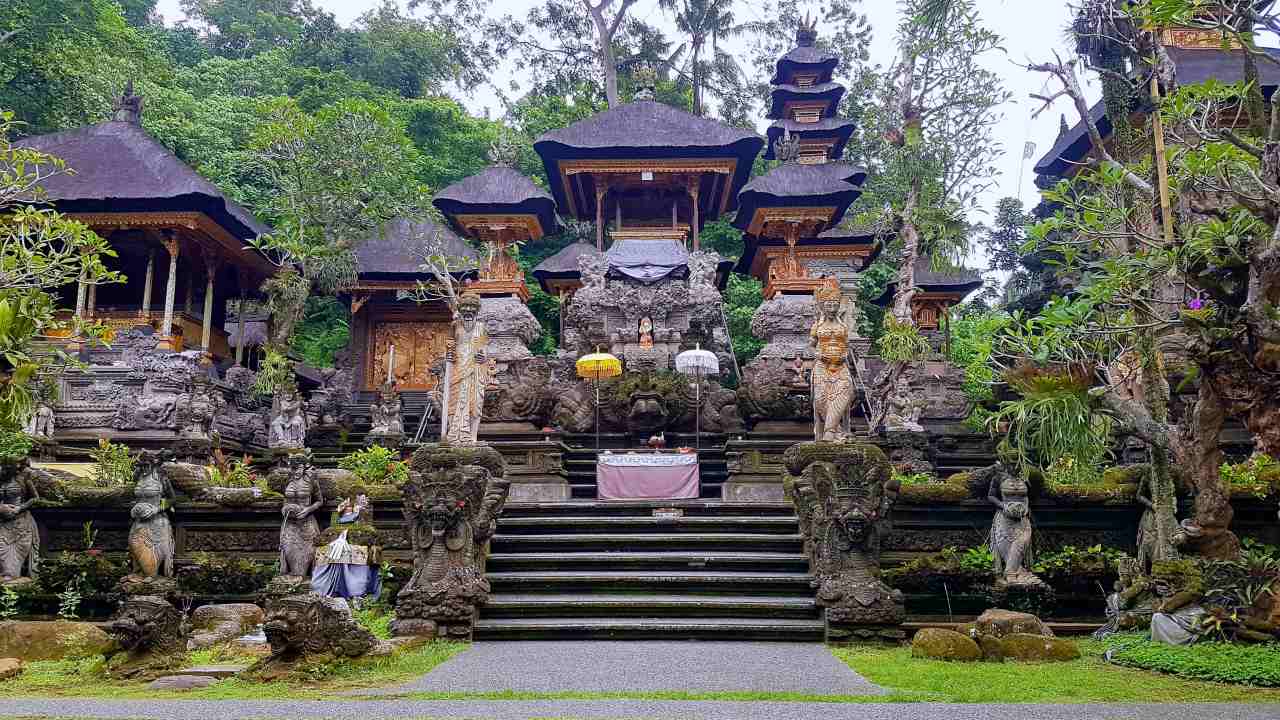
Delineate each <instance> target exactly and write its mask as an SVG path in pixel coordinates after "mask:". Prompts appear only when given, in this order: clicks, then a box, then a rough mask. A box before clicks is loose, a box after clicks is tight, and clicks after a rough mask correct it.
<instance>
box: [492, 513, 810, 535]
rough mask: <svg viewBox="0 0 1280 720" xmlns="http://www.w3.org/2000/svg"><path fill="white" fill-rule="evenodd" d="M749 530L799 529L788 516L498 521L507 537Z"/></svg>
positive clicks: (563, 518)
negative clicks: (565, 532)
mask: <svg viewBox="0 0 1280 720" xmlns="http://www.w3.org/2000/svg"><path fill="white" fill-rule="evenodd" d="M734 529H749V530H750V531H751V532H755V533H794V532H796V530H797V529H798V525H797V521H796V519H795V518H794V517H785V516H750V515H720V516H709V517H708V516H696V515H695V516H688V515H686V516H684V517H675V518H668V517H654V516H652V515H650V516H648V517H645V516H612V515H599V516H585V517H503V518H500V519H499V520H498V530H499V532H500V533H502V534H504V535H511V534H530V533H537V532H551V533H556V532H564V531H566V530H572V531H574V532H585V533H590V532H594V531H598V530H606V531H609V530H618V531H620V532H630V533H637V532H660V533H667V534H672V535H675V534H680V533H686V532H706V531H708V530H725V531H728V530H734Z"/></svg>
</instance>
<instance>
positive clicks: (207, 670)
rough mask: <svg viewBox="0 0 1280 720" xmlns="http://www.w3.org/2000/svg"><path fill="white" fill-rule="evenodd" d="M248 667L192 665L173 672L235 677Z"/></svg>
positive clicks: (214, 676) (213, 676)
mask: <svg viewBox="0 0 1280 720" xmlns="http://www.w3.org/2000/svg"><path fill="white" fill-rule="evenodd" d="M247 669H249V666H248V665H232V664H229V663H228V664H220V665H196V666H194V667H189V668H183V669H182V670H179V671H177V672H176V673H174V674H175V675H199V676H203V677H212V678H229V677H235V676H236V675H238V674H239V673H241V672H243V671H244V670H247Z"/></svg>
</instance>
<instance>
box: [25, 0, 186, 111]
mask: <svg viewBox="0 0 1280 720" xmlns="http://www.w3.org/2000/svg"><path fill="white" fill-rule="evenodd" d="M166 74H167V67H166V64H165V63H164V62H163V60H162V59H161V58H160V57H159V56H158V55H157V54H156V53H154V52H152V51H151V48H150V47H149V45H148V44H147V43H146V42H145V40H144V38H143V36H142V34H141V33H140V32H139V31H138V30H137V29H136V28H133V27H130V26H129V24H128V23H127V22H126V20H125V17H124V15H123V14H122V13H121V9H120V5H118V4H117V3H115V2H114V1H113V0H0V107H4V108H13V112H14V113H15V117H16V119H17V120H19V121H21V122H23V123H25V125H23V126H22V127H21V131H22V132H26V133H31V134H39V133H45V132H50V131H53V130H62V129H66V128H70V127H76V126H78V125H83V124H86V123H89V122H96V121H98V120H101V119H103V118H104V116H106V115H107V114H108V113H109V112H110V111H111V103H112V100H113V99H114V98H115V97H116V96H117V95H118V94H119V92H120V87H121V86H122V85H123V84H124V81H125V79H126V78H129V77H132V76H135V75H137V76H146V77H153V78H160V77H163V76H165V75H166ZM16 131H17V130H16V129H15V128H10V132H16Z"/></svg>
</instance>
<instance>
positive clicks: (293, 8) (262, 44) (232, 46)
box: [181, 0, 318, 58]
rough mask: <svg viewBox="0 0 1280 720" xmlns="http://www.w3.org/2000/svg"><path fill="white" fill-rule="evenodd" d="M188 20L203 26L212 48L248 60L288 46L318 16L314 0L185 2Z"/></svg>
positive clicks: (184, 6) (206, 38)
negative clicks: (312, 0) (262, 53)
mask: <svg viewBox="0 0 1280 720" xmlns="http://www.w3.org/2000/svg"><path fill="white" fill-rule="evenodd" d="M181 4H182V10H183V12H185V13H186V14H187V18H188V19H190V20H193V21H195V22H198V23H200V24H202V25H203V26H204V28H205V31H206V37H205V40H206V42H207V43H208V45H209V48H210V49H211V50H213V52H215V53H217V54H218V55H222V56H223V57H229V58H247V57H251V56H253V55H256V54H258V53H260V52H264V51H267V50H270V49H272V48H278V47H284V46H288V45H290V44H291V43H293V42H294V41H296V40H297V39H298V38H299V37H301V36H302V32H303V30H304V29H305V28H306V26H307V24H308V23H309V22H311V21H313V20H315V19H316V18H317V17H318V14H317V11H316V10H315V8H313V7H312V5H311V2H310V0H182V2H181Z"/></svg>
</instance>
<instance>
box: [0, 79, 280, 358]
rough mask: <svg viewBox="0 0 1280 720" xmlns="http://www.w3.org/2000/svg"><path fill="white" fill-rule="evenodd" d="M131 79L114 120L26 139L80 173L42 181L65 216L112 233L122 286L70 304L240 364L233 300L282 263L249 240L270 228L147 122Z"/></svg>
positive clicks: (174, 345) (73, 294) (70, 298)
mask: <svg viewBox="0 0 1280 720" xmlns="http://www.w3.org/2000/svg"><path fill="white" fill-rule="evenodd" d="M142 104H143V103H142V98H141V97H139V96H137V95H134V94H133V91H132V84H130V86H129V87H128V88H127V89H126V91H125V94H124V95H123V96H122V97H121V98H120V99H119V101H118V102H117V104H116V109H115V115H114V117H113V118H112V119H111V120H109V121H107V122H102V123H98V124H95V125H89V126H86V127H81V128H76V129H74V130H67V131H64V132H58V133H53V134H50V135H41V136H38V137H32V138H27V139H25V140H22V141H20V142H18V143H17V144H18V145H19V146H21V147H28V148H32V149H35V150H39V151H41V152H45V153H48V154H50V155H53V156H56V157H59V158H62V159H63V160H64V161H66V165H67V167H68V168H69V169H71V170H73V171H74V173H67V174H58V175H54V176H52V177H50V178H49V179H48V180H47V181H45V182H44V183H43V186H44V189H45V190H46V191H47V195H48V200H49V201H50V202H51V203H52V205H53V207H55V208H56V209H57V210H59V211H60V212H63V213H66V214H67V215H69V216H70V217H71V218H73V219H76V220H79V221H81V222H84V223H85V224H86V225H88V226H89V227H90V228H92V229H93V230H94V231H95V232H97V233H98V234H99V235H101V236H102V237H103V238H105V239H106V240H107V241H108V243H109V244H110V245H111V248H112V249H113V250H114V251H115V252H116V254H117V257H114V258H106V259H105V262H106V264H107V266H108V267H109V268H110V269H113V270H118V271H120V272H122V273H123V274H124V275H125V276H126V277H127V278H128V280H127V282H125V283H123V284H105V285H100V286H89V287H87V288H84V289H83V291H82V292H81V291H79V289H77V288H68V289H67V290H66V293H65V294H66V295H67V297H64V298H63V303H64V306H65V307H74V308H76V310H75V312H76V313H78V314H79V315H80V316H82V317H84V318H89V319H93V320H96V321H99V322H102V323H104V324H105V325H107V326H108V327H109V328H111V329H112V330H113V331H120V330H126V329H130V328H135V327H147V328H150V329H151V330H153V331H154V332H155V333H156V335H157V339H158V342H159V345H160V347H162V348H168V349H172V350H175V351H183V350H200V351H203V352H205V353H206V354H208V355H209V356H211V357H212V359H213V360H214V361H215V362H216V363H220V364H226V363H228V362H232V361H242V360H243V353H242V352H240V351H239V348H235V347H233V346H232V345H231V344H230V343H229V342H228V331H229V330H232V329H233V328H228V327H226V326H225V325H226V308H227V301H228V300H229V299H233V298H234V299H242V298H245V297H250V296H256V295H257V294H258V292H257V291H258V288H259V286H261V284H262V282H263V280H265V279H266V278H267V277H269V276H270V275H271V274H272V273H274V271H275V267H274V266H273V265H272V264H271V263H270V262H269V261H268V260H267V259H266V258H265V257H263V256H262V255H261V254H259V253H258V252H257V251H255V250H253V249H250V248H247V247H246V242H247V241H248V240H251V239H253V238H256V237H258V236H259V235H261V234H262V233H265V232H267V230H268V229H267V227H266V226H264V225H263V224H262V223H260V222H258V221H257V220H256V219H255V218H254V217H253V215H251V214H250V213H249V211H247V210H245V209H244V208H243V207H241V206H240V205H237V204H236V203H235V202H233V201H232V200H230V199H228V198H227V197H226V196H225V195H223V194H222V192H221V191H219V190H218V189H217V188H216V187H214V186H213V184H212V183H210V182H209V181H207V180H205V179H204V178H202V177H201V176H200V175H199V174H198V173H196V171H195V170H193V169H191V168H190V167H189V166H187V165H186V164H185V163H183V162H182V161H181V160H179V159H178V158H177V156H175V155H174V154H173V153H172V152H171V151H170V150H169V149H168V148H166V147H165V146H164V145H162V144H161V143H160V142H159V141H158V140H156V139H155V138H153V137H152V136H151V135H150V134H148V133H147V131H146V130H144V129H143V128H142Z"/></svg>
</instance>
